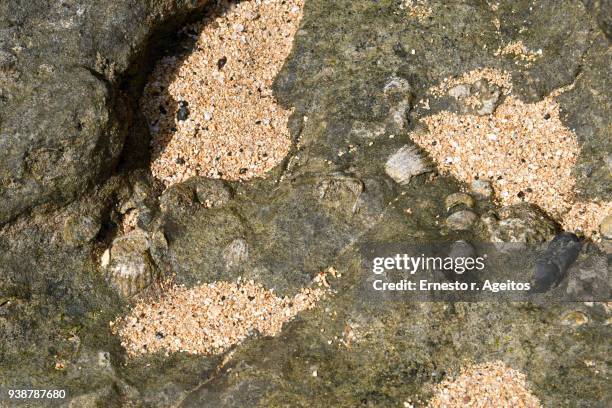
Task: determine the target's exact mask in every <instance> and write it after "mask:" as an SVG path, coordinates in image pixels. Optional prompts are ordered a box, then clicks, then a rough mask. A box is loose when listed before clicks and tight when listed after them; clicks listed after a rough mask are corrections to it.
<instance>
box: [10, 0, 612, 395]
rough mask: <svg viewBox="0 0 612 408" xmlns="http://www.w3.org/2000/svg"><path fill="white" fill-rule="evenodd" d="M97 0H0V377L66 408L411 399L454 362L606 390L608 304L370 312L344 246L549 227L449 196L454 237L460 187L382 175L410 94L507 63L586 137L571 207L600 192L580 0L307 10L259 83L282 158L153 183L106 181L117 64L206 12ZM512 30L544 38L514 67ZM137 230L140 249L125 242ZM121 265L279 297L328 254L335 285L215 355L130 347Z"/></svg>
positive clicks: (392, 307) (339, 4)
mask: <svg viewBox="0 0 612 408" xmlns="http://www.w3.org/2000/svg"><path fill="white" fill-rule="evenodd" d="M43 3H44V4H43ZM111 3H112V6H109V4H107V3H104V4H103V3H99V2H87V1H86V0H83V1H78V2H76V1H74V2H72V1H68V2H66V1H64V2H57V3H53V5H49V4H47V3H45V2H19V1H10V2H5V3H4V4H3V5H0V16H1V17H0V30H2V31H3V32H5V33H6V35H2V36H0V146H1V147H2V149H0V225H2V226H1V227H0V360H1V361H2V362H3V364H2V368H0V374H1V375H0V378H1V380H0V388H8V387H9V386H13V387H15V386H19V387H20V388H27V387H28V386H31V387H35V388H65V389H67V393H68V396H69V398H68V400H67V401H65V402H66V403H67V404H71V405H69V406H75V407H76V406H87V404H89V405H90V406H95V405H96V404H102V403H104V404H106V405H107V406H113V404H114V406H125V405H126V404H133V405H134V406H151V407H163V406H182V407H190V406H193V407H203V406H204V407H206V406H210V407H230V406H237V407H238V406H266V407H268V406H281V405H282V406H287V405H288V406H321V405H329V406H398V405H401V404H402V402H403V401H404V400H406V399H407V398H408V397H411V396H415V395H416V396H422V397H423V398H424V399H426V398H428V397H429V396H430V395H431V385H432V384H435V383H438V382H439V381H441V380H442V379H443V378H444V377H446V376H447V374H448V373H449V372H450V371H452V370H456V369H457V368H458V367H460V366H461V365H462V364H463V361H465V360H474V361H487V360H489V359H491V358H492V356H495V359H501V360H503V361H505V362H506V363H507V364H509V365H511V366H512V367H514V368H516V369H518V370H521V371H523V372H525V373H526V374H527V377H528V380H529V382H530V383H531V384H533V391H534V394H535V395H536V396H537V397H538V398H539V399H540V400H541V401H542V404H543V405H544V406H601V402H602V401H605V400H607V399H609V398H610V391H609V387H608V382H609V380H608V377H609V368H608V367H609V350H608V349H609V335H610V326H609V324H607V325H606V321H609V319H610V314H611V311H610V310H609V307H607V306H606V305H605V304H602V303H593V304H591V305H588V306H585V307H584V308H579V309H577V307H576V305H567V304H547V305H535V304H534V305H531V304H515V303H474V304H469V303H455V304H447V303H434V302H431V303H399V302H394V301H381V300H378V299H377V300H376V301H373V300H372V299H368V298H367V297H363V296H361V295H362V293H361V291H360V287H361V285H362V284H363V282H364V281H365V280H366V279H367V277H368V276H364V271H363V270H362V268H361V265H360V261H361V257H362V254H361V253H360V251H359V249H358V248H359V247H360V245H362V244H365V243H385V242H405V241H413V240H415V241H419V242H427V241H435V242H438V241H447V242H448V241H451V240H452V241H458V240H465V241H468V242H471V241H473V240H476V239H478V240H481V241H482V240H484V241H490V240H495V239H493V238H492V236H496V237H498V238H499V240H500V241H503V242H508V241H516V240H518V241H522V242H525V241H527V242H530V241H531V240H533V241H536V242H541V241H544V240H547V239H550V238H552V237H553V236H554V235H555V234H556V233H557V232H558V227H557V226H556V225H555V224H554V223H552V222H551V221H550V220H549V219H548V218H547V217H546V215H545V214H541V212H540V211H539V210H537V209H532V208H526V207H524V206H519V207H518V208H513V209H507V208H506V209H503V208H497V207H495V204H494V203H492V202H491V201H490V199H489V198H487V196H488V195H489V194H487V193H486V190H487V189H486V187H483V186H480V191H483V194H480V195H479V196H478V198H479V200H478V202H472V201H471V200H467V199H466V198H465V197H463V198H462V199H460V200H459V199H458V197H462V196H455V198H454V199H453V201H452V203H453V204H454V203H457V205H455V204H454V205H453V206H454V207H455V208H454V209H453V210H452V211H451V212H453V214H457V212H459V211H468V208H470V207H473V208H471V209H469V211H471V212H472V213H473V214H475V215H476V216H478V217H479V219H478V221H476V220H473V221H474V223H473V224H472V223H470V228H459V230H458V231H456V230H454V229H451V228H448V227H447V225H446V223H445V220H446V218H447V217H448V216H449V215H452V214H450V213H449V211H448V208H447V204H448V203H447V198H448V197H449V196H450V195H451V194H458V193H460V194H464V193H461V191H464V190H466V187H468V186H461V185H460V184H459V183H458V182H457V181H456V180H453V179H451V178H449V177H442V176H435V175H434V174H432V173H429V172H428V173H427V174H420V173H414V174H412V173H410V174H409V177H405V175H406V174H408V173H402V174H403V176H402V178H401V180H402V181H404V180H405V181H409V182H407V183H398V182H396V181H394V177H393V176H390V175H389V174H388V171H386V169H385V164H386V163H387V162H388V160H389V157H391V156H392V155H393V154H395V153H396V152H398V151H401V149H402V148H404V146H407V145H408V146H412V142H411V141H410V139H409V136H408V133H409V131H410V130H412V129H414V128H415V126H416V123H417V121H418V119H419V118H420V117H422V116H423V115H428V114H431V113H433V112H435V111H436V110H441V109H450V108H452V106H451V105H448V106H433V105H432V106H431V107H430V109H429V110H426V109H424V108H422V107H421V106H417V104H416V101H418V100H419V99H420V95H421V94H423V93H424V92H425V90H426V89H428V88H429V87H431V86H433V85H436V84H437V83H438V82H439V81H441V80H442V79H443V78H445V77H448V76H449V75H460V74H462V73H464V72H467V71H470V70H472V69H474V68H476V67H482V66H490V67H497V68H500V69H505V70H507V71H509V72H511V73H512V76H513V78H512V79H513V85H514V88H515V90H516V92H518V94H519V95H520V97H521V98H522V99H524V100H525V101H535V100H539V99H541V98H542V97H543V96H545V95H547V94H549V93H550V92H551V91H552V90H553V89H557V88H559V87H560V86H563V85H567V84H570V83H573V82H575V83H576V85H575V88H574V89H573V90H571V91H569V92H566V93H565V94H563V95H562V96H561V97H560V103H561V105H562V110H563V112H564V114H565V117H564V118H563V121H564V122H565V123H566V124H567V126H568V127H570V128H572V129H575V132H576V134H577V135H578V137H579V139H580V142H581V149H582V153H581V158H580V160H579V166H578V168H577V170H576V172H577V177H578V181H579V184H580V187H581V189H582V191H583V195H584V197H586V198H600V199H604V200H610V194H611V190H610V188H611V187H610V186H611V185H612V183H610V172H609V168H608V167H607V166H606V160H607V159H608V157H609V151H610V139H609V133H608V132H609V117H610V112H609V101H608V98H609V96H607V93H608V89H609V86H608V84H607V78H608V77H609V76H610V75H609V74H610V72H609V71H610V65H609V52H607V51H606V50H608V49H609V43H608V41H609V39H608V37H606V32H608V31H609V29H608V28H609V27H608V26H609V24H607V23H606V21H607V20H606V16H605V14H604V13H603V12H602V11H601V10H602V8H601V6H600V5H599V4H598V2H585V5H583V4H582V3H579V2H569V1H567V2H565V1H563V2H557V1H555V2H552V1H550V2H542V3H538V6H537V7H533V6H532V5H531V3H528V2H518V3H517V2H508V3H507V4H506V3H504V4H502V5H500V7H499V9H497V10H492V9H491V8H489V7H488V6H487V5H486V3H484V2H483V3H482V4H481V3H477V4H476V3H465V2H454V1H451V2H432V4H431V8H432V14H431V16H430V17H429V18H427V19H424V20H419V19H415V18H411V17H410V15H408V13H406V12H405V11H403V10H402V9H400V8H399V3H400V2H399V1H392V0H383V1H378V2H372V1H361V0H360V1H355V0H353V1H348V0H346V1H345V0H341V1H335V2H329V1H323V0H309V1H307V2H306V7H305V15H304V18H303V21H302V23H301V28H300V30H299V31H298V34H297V35H296V39H295V43H294V50H293V52H292V55H291V56H290V57H289V59H288V60H287V62H286V64H285V67H284V69H283V71H282V72H281V74H280V75H279V76H278V77H277V79H276V84H275V88H276V89H275V92H276V96H277V98H279V100H280V101H281V102H282V103H283V104H284V105H285V106H286V107H294V108H295V111H294V113H293V116H292V119H291V120H290V129H291V132H292V138H293V140H294V141H295V145H294V149H293V150H292V151H291V152H290V154H289V157H288V159H287V160H286V162H285V163H283V164H282V165H280V166H278V167H277V168H275V169H274V170H272V171H271V172H270V174H269V176H268V178H266V179H264V180H259V179H257V180H253V181H251V182H249V183H221V182H217V181H210V180H203V179H191V180H188V181H187V182H185V183H180V184H177V185H175V186H173V187H172V188H170V189H168V190H166V191H165V192H163V194H162V190H161V189H160V186H159V184H158V183H157V182H156V181H155V180H154V179H152V177H150V175H145V176H143V175H142V174H140V173H138V172H134V171H131V170H129V167H130V166H129V165H126V167H125V169H124V168H123V167H121V166H120V167H119V168H120V169H121V171H117V172H112V169H113V168H115V167H116V164H117V163H118V160H119V157H120V156H121V152H122V146H123V140H124V139H125V138H126V135H127V134H128V130H127V128H126V126H127V127H131V130H132V133H133V134H139V132H140V133H142V132H144V133H145V134H146V130H142V129H140V128H139V126H141V127H143V126H144V125H143V124H142V123H140V122H139V121H138V119H137V117H138V116H139V114H138V113H137V111H134V112H130V109H124V108H125V107H126V106H127V107H130V106H135V105H132V104H131V102H129V99H130V98H131V97H133V95H132V96H130V92H131V86H132V85H129V84H128V85H127V88H126V93H127V96H126V98H127V99H128V101H127V102H123V99H122V98H123V97H122V88H121V87H120V86H119V85H120V83H125V80H126V78H132V77H130V76H129V75H132V74H133V75H134V77H133V78H135V79H134V81H135V82H136V83H137V82H138V81H139V79H138V78H137V77H138V76H139V75H140V74H138V75H136V74H135V73H133V72H132V70H134V69H135V70H136V71H137V72H139V70H142V69H144V68H143V66H144V65H145V64H150V63H151V60H150V59H147V57H146V56H145V54H147V52H146V42H147V38H149V35H151V33H152V32H153V31H155V30H162V31H163V30H164V29H169V28H168V27H172V26H173V24H175V23H176V21H178V20H180V19H181V16H184V15H186V14H187V13H190V12H192V11H194V10H199V9H200V7H201V6H202V5H203V3H204V2H199V1H194V2H191V1H180V2H170V1H167V2H166V1H161V0H160V1H150V2H135V3H129V4H128V3H125V2H124V3H114V2H111ZM530 7H532V9H530ZM494 17H496V18H498V19H499V21H501V29H500V30H497V29H496V27H495V24H494V23H493V22H492V21H493V18H494ZM255 18H256V17H255ZM164 21H166V23H164ZM167 21H171V22H170V23H169V22H167ZM561 22H562V23H561ZM523 27H527V28H526V30H527V33H528V36H526V37H525V41H526V42H528V43H529V44H528V45H529V47H530V48H534V49H535V48H542V49H543V54H542V57H541V58H538V59H537V60H536V61H534V62H533V63H532V65H531V66H529V67H526V66H524V65H520V64H515V61H514V60H513V59H512V58H511V57H497V56H495V55H494V50H496V49H498V48H500V47H502V46H503V45H505V44H507V43H509V42H511V41H515V40H518V39H521V38H523V37H522V35H526V34H523V33H524V30H523ZM606 30H607V31H606ZM413 50H414V52H413ZM58 56H59V58H58ZM146 69H150V67H147V68H146ZM146 69H145V70H146ZM34 84H37V86H38V88H36V87H35V86H34ZM134 87H136V88H137V87H138V86H137V85H134ZM483 87H484V84H483ZM459 91H461V90H457V92H459ZM468 91H469V92H472V90H471V89H470V90H467V91H466V92H468ZM482 94H483V95H485V96H486V98H488V99H486V98H485V99H486V100H485V99H483V104H482V106H480V105H479V108H480V109H482V108H484V107H487V109H489V107H492V106H494V103H493V102H490V101H492V100H493V99H494V98H493V97H494V96H495V89H484V88H483V90H482ZM498 97H499V96H498ZM496 98H497V97H496ZM443 103H444V102H442V104H443ZM447 103H449V104H450V102H448V101H447ZM455 108H457V109H460V107H458V106H456V107H455ZM126 112H128V113H126ZM126 115H127V116H129V117H126ZM306 118H307V119H306ZM138 123H140V125H138ZM139 129H140V130H139ZM25 135H28V136H27V137H26V136H25ZM138 140H139V139H138V136H134V135H132V137H131V138H128V140H127V146H128V147H126V150H124V153H123V154H124V155H126V154H128V153H125V152H126V151H128V150H129V151H133V153H130V154H133V156H130V155H128V156H125V157H139V156H138V155H139V154H140V153H138V152H137V151H136V150H138V149H141V150H142V151H146V150H147V149H148V144H147V143H148V142H147V141H146V137H144V138H143V140H144V141H143V142H142V143H141V144H139V143H137V141H138ZM142 156H143V157H146V156H147V154H146V153H142ZM140 172H142V170H140ZM145 173H146V172H145ZM86 190H87V191H86ZM85 191H86V192H85ZM475 196H476V194H475ZM134 210H137V211H138V217H136V218H137V221H136V222H135V224H134V226H133V228H134V230H131V231H132V232H130V231H127V230H130V228H132V227H130V228H127V229H126V228H125V227H126V225H127V226H129V225H132V224H131V222H126V214H130V212H131V211H134ZM487 217H490V223H489V224H487V223H486V222H485V219H487ZM128 218H130V217H128ZM89 219H91V220H92V222H93V223H89V222H88V221H86V220H89ZM9 220H12V221H11V222H8V221H9ZM505 221H507V222H505ZM504 222H505V224H504ZM488 225H490V227H488ZM98 227H99V228H98ZM96 229H97V231H95V233H94V230H96ZM133 231H138V232H136V233H134V232H133ZM131 234H142V236H141V238H142V237H146V238H143V239H140V238H138V239H136V241H138V242H139V243H141V244H143V243H144V244H143V245H140V246H138V245H132V244H135V243H134V242H132V244H130V245H127V244H126V245H124V244H122V243H121V242H122V240H125V239H130V237H132V235H131ZM139 236H140V235H139ZM126 237H127V238H126ZM66 238H68V239H66ZM67 241H71V242H70V243H69V242H67ZM138 242H136V243H138ZM117 248H123V249H121V250H120V251H119V250H118V249H117ZM107 250H109V252H108V253H107V255H106V256H107V260H106V261H107V264H106V265H105V266H102V265H101V262H100V261H101V258H103V257H104V254H105V251H107ZM113 252H115V253H116V254H117V253H119V254H120V255H121V256H120V257H116V255H115V257H114V256H113ZM581 256H583V255H581ZM584 256H586V255H584ZM117 259H123V260H124V261H125V262H128V261H129V262H128V263H129V265H132V266H137V268H136V269H138V268H140V267H141V266H142V267H143V268H144V269H142V270H147V271H153V270H154V271H155V273H156V274H158V275H159V276H160V277H171V276H174V279H175V280H176V281H177V282H179V283H184V284H186V285H188V286H194V285H196V284H197V283H198V282H212V281H216V280H235V279H236V278H237V277H239V276H242V277H243V278H246V279H254V280H256V281H257V282H260V283H262V284H263V285H265V286H266V287H267V288H273V289H275V291H277V292H278V293H279V294H280V295H287V296H291V295H294V294H295V293H297V291H299V289H300V288H301V287H303V286H305V285H306V284H307V283H308V282H310V281H311V280H312V278H313V277H314V276H315V275H316V274H317V273H318V272H320V271H322V270H324V269H325V268H327V267H329V266H334V267H335V268H336V269H337V270H338V271H339V272H340V273H341V275H342V277H341V278H339V279H338V280H337V283H335V285H334V287H333V289H335V290H337V293H336V294H335V295H334V296H333V297H331V298H330V299H328V300H326V301H325V302H324V303H322V304H321V305H320V306H318V307H316V308H314V309H313V310H310V311H307V312H305V313H303V314H301V315H299V316H298V317H297V319H296V320H295V321H293V322H292V323H289V324H288V325H286V327H285V328H284V329H283V331H282V333H281V334H280V335H279V336H277V337H273V338H270V337H257V336H255V337H253V338H251V339H249V340H247V341H245V342H244V343H243V344H242V345H241V346H240V347H237V348H235V349H233V350H232V351H230V352H229V353H227V354H223V355H217V356H208V357H204V356H200V357H196V356H188V355H185V354H181V353H176V354H171V355H169V356H165V355H162V354H155V355H148V356H143V357H140V358H138V359H136V360H127V357H126V354H125V351H124V350H123V349H122V348H121V346H120V344H119V340H118V339H117V338H116V337H115V336H114V335H113V334H112V333H111V330H110V327H109V322H110V321H112V320H114V319H115V318H116V317H117V316H119V315H121V314H124V313H125V312H126V311H127V310H128V307H129V302H130V300H129V297H127V296H124V293H123V292H122V291H121V290H119V291H118V290H116V289H115V288H113V285H112V284H109V279H108V270H107V268H115V269H116V270H123V269H121V268H119V266H118V265H119V263H118V262H119V261H118V260H117ZM594 259H596V262H595V261H594V262H591V263H589V262H581V258H579V260H578V261H577V264H578V266H574V267H572V269H571V270H570V271H569V272H568V278H567V279H569V284H568V290H573V291H576V292H580V291H588V290H590V289H589V287H588V285H593V286H596V285H603V284H602V283H601V282H602V281H605V280H606V277H602V276H601V270H602V268H604V269H605V267H606V266H607V262H606V260H605V258H601V257H599V258H594ZM124 261H121V262H124ZM125 262H124V263H125ZM117 268H119V269H117ZM147 268H150V269H147ZM138 270H140V269H138ZM366 275H367V274H366ZM146 276H149V275H146ZM143 282H144V281H142V282H141V281H139V282H138V284H137V285H136V287H140V286H144V285H142V283H143ZM147 282H148V281H147ZM147 286H152V289H154V290H161V288H156V285H155V284H153V283H150V285H147ZM128 293H131V290H130V291H128ZM604 293H605V292H604ZM339 340H344V342H340V341H339ZM347 344H348V345H349V346H347ZM101 352H104V353H108V354H103V358H101V357H100V353H101ZM107 357H108V358H107ZM587 362H588V363H587ZM314 371H316V373H317V375H316V376H313V374H312V373H313V372H314ZM598 404H599V405H598Z"/></svg>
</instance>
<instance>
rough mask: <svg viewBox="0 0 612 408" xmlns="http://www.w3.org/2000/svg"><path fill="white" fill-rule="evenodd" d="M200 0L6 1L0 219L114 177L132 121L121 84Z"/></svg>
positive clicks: (0, 87) (1, 14) (0, 8)
mask: <svg viewBox="0 0 612 408" xmlns="http://www.w3.org/2000/svg"><path fill="white" fill-rule="evenodd" d="M204 3H206V1H205V0H182V1H171V0H151V1H117V2H111V3H110V4H109V3H108V2H99V1H89V0H85V1H76V0H65V1H54V2H48V1H42V0H41V1H38V0H34V1H30V0H11V1H4V2H2V4H1V5H0V224H2V223H4V222H6V221H8V220H10V219H12V218H14V217H15V216H17V215H19V214H21V213H23V212H24V211H27V210H28V209H30V208H32V207H33V206H36V205H40V204H44V203H54V204H64V203H66V202H68V201H70V200H72V199H74V198H75V197H76V196H77V195H78V194H80V193H83V192H84V191H85V189H86V188H87V187H89V186H91V185H92V184H93V183H97V182H99V181H100V179H101V178H104V177H107V176H108V175H109V174H110V171H111V170H112V169H113V167H114V166H115V165H116V163H117V160H118V159H119V155H120V153H121V150H122V147H123V142H124V140H125V138H126V136H127V134H128V132H129V131H130V130H131V129H130V126H129V124H130V123H131V122H133V121H134V119H133V116H134V113H133V112H132V109H131V101H130V97H131V95H130V92H129V89H125V88H123V87H122V86H121V82H122V80H123V79H125V78H126V75H127V74H129V72H128V71H129V70H130V67H132V66H134V65H135V64H136V65H138V62H137V59H139V58H142V55H143V54H146V53H147V47H148V46H149V45H148V41H149V40H150V38H151V36H152V35H153V34H154V32H155V30H157V29H158V28H160V27H161V23H162V22H163V21H167V20H170V19H173V20H180V19H181V17H182V18H183V19H184V18H185V16H186V15H187V13H190V12H193V11H197V10H198V9H200V8H201V7H202V5H203V4H204ZM174 24H176V23H174ZM170 25H172V24H170Z"/></svg>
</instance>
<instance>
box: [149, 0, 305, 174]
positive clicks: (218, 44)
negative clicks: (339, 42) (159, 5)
mask: <svg viewBox="0 0 612 408" xmlns="http://www.w3.org/2000/svg"><path fill="white" fill-rule="evenodd" d="M303 3H304V2H303V0H266V1H263V0H252V1H242V2H233V1H232V2H228V1H221V2H219V3H218V4H217V5H216V8H215V10H214V11H213V13H212V14H211V16H209V17H207V18H205V19H204V20H203V21H202V22H200V23H197V24H194V25H192V26H189V27H186V28H185V30H184V31H185V32H186V33H192V32H195V33H198V34H197V40H196V43H195V45H194V48H193V51H192V52H191V53H190V54H189V55H187V56H186V57H185V58H184V59H181V58H177V57H167V58H164V59H162V60H161V61H160V62H159V63H158V64H157V66H156V67H155V69H154V71H153V73H152V74H151V77H150V78H149V81H148V83H147V85H146V87H145V90H144V93H143V97H142V99H141V106H142V109H143V112H144V115H145V117H146V119H147V121H148V124H149V129H150V131H151V138H152V140H151V150H152V163H151V171H152V173H153V175H154V176H155V177H157V178H158V179H160V180H162V181H163V182H164V184H165V185H166V186H170V185H172V184H175V183H178V182H181V181H184V180H186V179H188V178H189V177H191V176H194V175H201V176H204V177H211V178H222V179H227V180H248V179H251V178H253V177H261V176H263V175H264V174H265V173H266V172H267V171H269V170H271V169H272V168H273V167H275V166H276V165H277V164H279V163H280V162H281V161H282V160H283V158H284V157H285V156H286V154H287V153H288V151H289V148H290V145H291V140H290V137H289V130H288V128H287V123H288V119H289V115H290V114H291V110H287V109H284V108H283V107H281V106H280V105H278V104H277V102H276V101H275V99H274V97H273V95H272V89H271V86H272V82H273V80H274V78H275V76H276V75H277V73H278V72H279V71H280V69H281V67H282V65H283V63H284V61H285V59H286V58H287V56H288V55H289V53H290V51H291V46H292V43H293V37H294V35H295V32H296V31H297V28H298V24H299V21H300V18H301V15H302V8H303Z"/></svg>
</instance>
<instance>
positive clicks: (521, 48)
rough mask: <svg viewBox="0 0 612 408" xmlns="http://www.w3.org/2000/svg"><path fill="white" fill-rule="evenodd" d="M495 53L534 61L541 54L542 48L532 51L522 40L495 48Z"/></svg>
mask: <svg viewBox="0 0 612 408" xmlns="http://www.w3.org/2000/svg"><path fill="white" fill-rule="evenodd" d="M495 55H496V56H498V55H511V56H513V57H515V58H518V59H520V60H521V61H525V62H534V61H535V60H536V59H537V58H538V57H539V56H540V55H542V50H541V49H540V50H537V51H532V50H530V49H529V48H527V47H526V46H525V44H523V41H514V42H511V43H508V44H507V45H506V46H505V47H504V48H500V49H499V50H497V51H496V52H495Z"/></svg>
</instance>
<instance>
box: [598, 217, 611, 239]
mask: <svg viewBox="0 0 612 408" xmlns="http://www.w3.org/2000/svg"><path fill="white" fill-rule="evenodd" d="M599 232H600V233H601V235H602V236H603V237H604V238H607V239H612V215H608V216H606V218H604V219H603V221H602V222H601V224H600V225H599Z"/></svg>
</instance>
